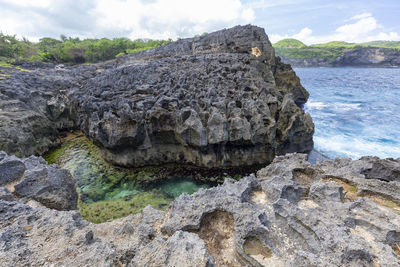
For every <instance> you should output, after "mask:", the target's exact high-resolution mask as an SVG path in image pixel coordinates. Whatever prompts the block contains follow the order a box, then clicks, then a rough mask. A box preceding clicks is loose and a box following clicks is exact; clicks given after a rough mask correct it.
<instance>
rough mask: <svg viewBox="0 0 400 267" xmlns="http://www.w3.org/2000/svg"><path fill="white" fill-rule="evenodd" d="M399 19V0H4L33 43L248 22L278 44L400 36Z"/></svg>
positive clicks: (6, 20) (172, 33) (4, 8)
mask: <svg viewBox="0 0 400 267" xmlns="http://www.w3.org/2000/svg"><path fill="white" fill-rule="evenodd" d="M78 3H79V4H78ZM399 18H400V0H380V1H379V0H375V1H371V0H347V1H345V0H336V1H328V0H319V1H315V0H201V1H200V0H82V1H79V2H78V1H72V0H57V1H52V0H18V1H15V0H0V31H2V32H4V33H7V34H17V35H18V36H19V37H22V36H24V37H28V38H29V39H31V40H38V38H40V37H44V36H48V37H55V38H57V37H59V36H60V35H61V34H64V35H66V36H77V37H81V38H101V37H108V38H113V37H122V36H124V37H129V38H132V39H136V38H153V39H154V38H158V39H161V38H162V39H166V38H172V39H176V38H178V37H191V36H194V35H196V34H201V33H203V32H212V31H215V30H219V29H222V28H228V27H232V26H235V25H238V24H242V25H243V24H249V23H250V24H254V25H258V26H261V27H263V28H265V30H266V32H267V34H268V35H269V37H270V39H271V41H272V42H276V41H278V40H280V39H282V38H287V37H294V38H297V39H300V40H301V41H303V42H305V43H307V44H312V43H321V42H327V41H332V40H342V41H348V42H365V41H370V40H378V39H380V40H400V23H398V21H400V19H399Z"/></svg>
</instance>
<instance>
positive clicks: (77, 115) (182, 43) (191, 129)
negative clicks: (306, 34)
mask: <svg viewBox="0 0 400 267" xmlns="http://www.w3.org/2000/svg"><path fill="white" fill-rule="evenodd" d="M10 75H11V76H10V77H8V78H7V79H4V80H0V149H2V150H5V151H6V152H8V153H11V154H15V155H18V156H29V155H31V154H42V153H43V152H45V151H46V150H47V149H49V148H50V147H52V146H55V145H57V144H58V143H59V138H58V135H57V133H58V131H60V130H68V129H72V128H79V129H81V130H82V131H84V132H85V134H86V135H87V136H89V137H90V138H91V139H92V140H94V141H95V143H96V144H97V145H99V146H100V147H101V148H102V150H103V152H104V153H103V154H104V156H105V158H106V159H107V160H108V161H110V162H113V163H115V164H118V165H123V166H140V165H148V164H153V165H154V164H162V163H177V162H178V163H190V164H194V165H197V166H201V167H234V166H241V165H253V164H266V163H268V162H271V161H272V159H273V158H274V157H275V155H280V154H285V153H287V152H296V151H297V152H308V151H310V150H311V149H312V147H313V141H312V135H313V131H314V125H313V123H312V120H311V117H310V116H309V115H308V114H306V113H305V112H304V111H303V110H302V109H301V108H300V107H301V106H302V105H303V104H304V103H305V102H306V101H307V99H308V93H307V91H306V90H305V89H304V88H303V87H302V86H301V84H300V81H299V79H298V77H297V76H296V74H295V73H294V71H293V70H292V69H291V67H290V66H289V65H286V64H283V63H281V62H280V61H279V60H278V59H276V58H275V54H274V49H273V48H272V46H271V43H270V41H269V40H268V37H267V35H266V34H265V32H264V30H263V29H262V28H259V27H255V26H250V25H247V26H237V27H234V28H231V29H227V30H222V31H218V32H214V33H210V34H208V35H206V36H202V37H199V38H191V39H182V40H179V41H177V42H174V43H170V44H167V45H165V46H162V47H160V48H156V49H151V50H147V51H142V52H139V53H135V54H132V55H129V56H126V57H123V58H119V59H118V60H115V61H111V62H108V63H102V64H96V65H82V66H77V67H65V68H53V67H51V66H40V68H38V67H37V66H36V65H35V66H32V68H31V69H29V70H24V71H14V72H12V71H11V72H10Z"/></svg>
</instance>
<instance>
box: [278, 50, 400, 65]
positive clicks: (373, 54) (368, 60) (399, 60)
mask: <svg viewBox="0 0 400 267" xmlns="http://www.w3.org/2000/svg"><path fill="white" fill-rule="evenodd" d="M282 61H283V62H285V63H286V64H290V65H292V66H293V67H400V51H398V50H395V49H390V48H381V47H362V48H357V49H352V50H349V51H346V52H344V54H343V56H340V57H337V58H335V59H334V60H330V59H328V58H318V57H312V58H304V59H298V58H288V57H283V56H282Z"/></svg>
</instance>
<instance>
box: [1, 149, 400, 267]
mask: <svg viewBox="0 0 400 267" xmlns="http://www.w3.org/2000/svg"><path fill="white" fill-rule="evenodd" d="M306 159H307V155H305V154H288V155H285V156H279V157H277V158H275V160H274V161H273V163H272V164H271V165H269V166H267V167H266V168H264V169H262V170H260V171H259V172H258V173H257V177H255V176H254V175H252V176H249V177H245V178H243V179H241V180H240V181H234V180H230V179H227V180H226V181H225V183H224V184H223V185H220V186H218V187H214V188H211V189H207V190H200V191H198V192H196V193H194V194H193V195H190V196H189V195H186V194H183V195H181V196H180V197H178V198H177V199H175V201H174V202H172V204H171V205H170V207H169V208H168V209H167V210H166V211H165V212H164V211H158V210H155V209H153V208H151V207H150V206H148V207H146V208H145V209H144V210H143V212H142V213H141V214H136V215H130V216H128V217H126V218H122V219H119V220H115V221H113V222H108V223H102V224H92V223H88V222H86V221H85V220H83V219H82V218H81V217H80V215H79V214H78V213H77V212H76V211H57V210H52V209H49V208H46V207H44V206H42V205H38V204H35V203H32V202H28V203H29V205H27V204H23V203H21V202H20V200H19V199H9V200H4V199H1V198H0V251H1V253H0V265H1V266H26V265H33V266H36V265H51V264H54V265H57V266H67V265H68V266H121V265H125V266H127V265H129V266H160V265H162V266H164V265H166V266H213V264H215V265H216V266H332V267H333V266H398V265H399V264H400V259H399V258H398V257H399V255H400V250H399V246H400V198H399V197H398V195H395V194H391V195H389V193H390V192H389V191H388V192H386V191H385V190H389V188H388V187H383V189H382V185H384V184H387V185H391V186H392V187H393V186H394V185H397V186H399V182H398V181H391V182H386V181H382V180H380V179H375V178H371V177H369V178H368V179H367V178H366V177H365V175H364V174H363V173H362V172H363V170H365V169H369V168H370V167H371V166H374V163H377V162H378V163H380V164H383V165H385V166H392V165H390V164H386V163H390V162H392V161H393V160H392V159H386V160H381V159H378V158H373V157H369V158H363V159H360V160H350V159H336V160H334V161H325V162H320V163H319V164H316V165H311V164H310V163H308V162H307V161H306ZM29 162H30V164H32V165H33V163H34V162H35V161H34V160H32V159H30V160H29ZM32 165H29V166H30V167H27V169H28V170H29V168H31V166H32ZM27 166H28V165H27ZM388 168H389V167H388ZM371 170H373V167H372V169H371ZM388 170H389V169H388ZM388 170H387V171H388ZM372 185H374V186H372ZM378 185H380V186H378ZM362 186H364V187H365V189H362V190H360V188H363V187H362ZM366 190H369V191H368V192H369V194H366ZM385 192H386V193H385Z"/></svg>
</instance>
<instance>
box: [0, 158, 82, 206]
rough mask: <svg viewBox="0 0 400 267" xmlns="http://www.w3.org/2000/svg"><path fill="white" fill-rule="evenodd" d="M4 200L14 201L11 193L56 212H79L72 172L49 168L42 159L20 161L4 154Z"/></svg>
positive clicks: (0, 170) (1, 174)
mask: <svg viewBox="0 0 400 267" xmlns="http://www.w3.org/2000/svg"><path fill="white" fill-rule="evenodd" d="M0 155H2V157H3V158H2V159H1V158H0V179H1V180H0V182H1V183H0V185H1V186H5V187H6V188H7V189H6V188H4V189H3V190H2V191H1V193H0V199H4V200H10V197H11V196H13V195H11V193H10V191H9V190H11V192H12V193H13V194H14V195H15V196H16V197H18V198H21V199H25V200H26V201H29V200H36V201H38V202H40V203H41V204H42V205H44V206H46V207H48V208H52V209H56V210H73V209H77V202H78V194H77V192H76V189H75V183H76V181H75V179H74V178H73V177H72V176H71V174H70V173H69V171H67V170H64V169H59V168H58V167H57V166H56V165H48V164H47V162H46V161H45V160H44V159H43V158H41V157H35V156H31V157H29V158H25V159H19V158H17V157H15V156H8V155H7V154H6V153H4V152H0Z"/></svg>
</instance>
